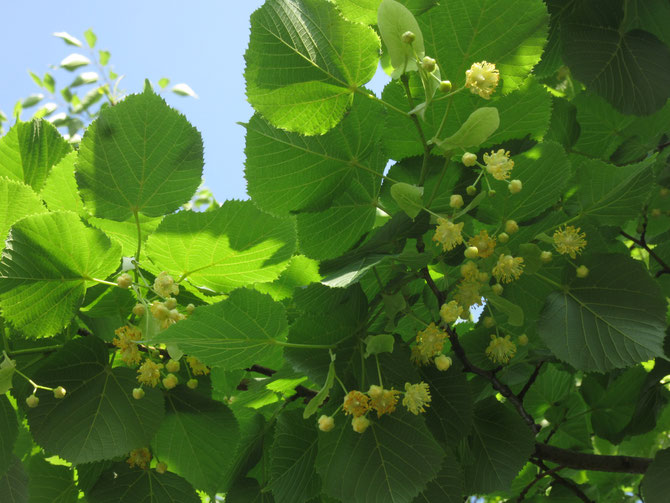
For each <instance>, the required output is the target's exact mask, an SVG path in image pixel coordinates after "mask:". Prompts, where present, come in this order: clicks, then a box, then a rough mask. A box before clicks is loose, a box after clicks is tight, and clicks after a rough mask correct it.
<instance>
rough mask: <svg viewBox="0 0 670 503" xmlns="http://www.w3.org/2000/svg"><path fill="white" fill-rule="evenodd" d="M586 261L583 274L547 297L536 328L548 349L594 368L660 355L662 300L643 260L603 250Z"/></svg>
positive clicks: (626, 364)
mask: <svg viewBox="0 0 670 503" xmlns="http://www.w3.org/2000/svg"><path fill="white" fill-rule="evenodd" d="M585 265H587V267H588V268H589V271H590V272H589V275H588V277H587V278H585V279H575V280H573V281H572V282H571V283H570V284H569V285H565V286H564V287H563V288H564V291H562V292H553V293H551V294H550V295H549V296H548V297H547V300H546V303H545V306H544V310H543V311H542V315H541V317H540V321H539V324H538V332H539V333H540V336H541V337H542V339H543V340H544V342H545V343H546V344H547V346H548V347H549V349H550V350H551V351H552V353H554V355H556V356H557V357H558V358H559V359H561V360H563V361H565V362H569V363H570V365H572V366H573V367H575V368H576V369H578V370H586V371H594V370H595V371H598V372H604V371H607V370H610V369H614V368H622V367H629V366H631V365H634V364H635V363H638V362H643V361H647V360H649V359H651V358H654V357H655V356H660V355H662V354H663V338H664V337H665V334H664V330H665V309H666V303H665V299H664V298H663V297H662V295H661V292H660V289H659V287H658V285H657V284H656V283H655V282H654V281H653V280H652V279H651V277H649V274H648V273H647V271H646V269H645V268H644V267H643V266H642V264H641V263H640V262H638V261H636V260H633V259H631V258H629V257H626V256H624V255H604V256H602V255H601V256H597V257H594V258H593V259H591V260H589V261H586V262H585ZM569 267H572V266H569ZM615 272H616V274H614V273H615Z"/></svg>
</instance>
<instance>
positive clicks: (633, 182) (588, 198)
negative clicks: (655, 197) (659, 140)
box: [576, 156, 655, 225]
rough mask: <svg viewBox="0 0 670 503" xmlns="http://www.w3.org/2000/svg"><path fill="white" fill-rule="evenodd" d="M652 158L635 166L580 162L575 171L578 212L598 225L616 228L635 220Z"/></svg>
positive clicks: (647, 187)
mask: <svg viewBox="0 0 670 503" xmlns="http://www.w3.org/2000/svg"><path fill="white" fill-rule="evenodd" d="M654 159H655V156H652V157H649V158H647V159H645V160H644V161H642V162H639V163H637V164H629V165H628V166H614V165H612V164H607V163H605V162H602V161H599V160H597V159H589V160H586V161H584V162H583V163H581V164H580V165H579V166H578V168H577V170H576V172H577V182H578V183H579V185H580V190H579V192H577V197H578V203H579V205H580V206H581V213H582V214H584V215H588V216H591V217H593V218H596V219H597V221H598V222H599V223H609V224H617V225H620V224H621V223H622V222H625V221H627V220H630V219H632V218H635V215H637V213H638V212H639V211H640V210H641V208H642V205H643V204H644V202H645V201H646V199H647V197H648V196H649V190H650V187H651V183H652V179H653V173H652V171H651V169H649V168H650V167H651V165H652V164H653V162H654Z"/></svg>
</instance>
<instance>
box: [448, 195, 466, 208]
mask: <svg viewBox="0 0 670 503" xmlns="http://www.w3.org/2000/svg"><path fill="white" fill-rule="evenodd" d="M449 206H451V207H452V208H456V209H458V208H462V207H463V196H461V195H460V194H452V195H451V197H450V198H449Z"/></svg>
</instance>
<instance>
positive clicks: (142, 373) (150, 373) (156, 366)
mask: <svg viewBox="0 0 670 503" xmlns="http://www.w3.org/2000/svg"><path fill="white" fill-rule="evenodd" d="M162 368H163V364H162V363H155V362H153V361H151V360H149V359H147V360H144V363H143V364H142V365H140V368H139V369H137V373H138V374H139V375H138V376H137V381H138V382H140V383H142V384H146V385H148V386H151V387H152V388H153V387H154V386H156V384H158V380H159V379H160V377H161V373H160V370H161V369H162Z"/></svg>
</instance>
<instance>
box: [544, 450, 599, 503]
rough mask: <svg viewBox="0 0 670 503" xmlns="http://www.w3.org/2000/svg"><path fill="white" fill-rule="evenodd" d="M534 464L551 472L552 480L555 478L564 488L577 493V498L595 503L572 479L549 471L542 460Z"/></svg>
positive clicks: (586, 502) (588, 502)
mask: <svg viewBox="0 0 670 503" xmlns="http://www.w3.org/2000/svg"><path fill="white" fill-rule="evenodd" d="M533 463H535V464H536V465H537V466H539V467H540V468H542V469H543V470H545V471H548V472H550V473H549V476H550V477H551V478H553V479H554V480H555V481H556V482H557V483H559V484H561V485H562V486H565V487H567V488H568V489H570V490H571V491H572V492H573V493H575V496H577V497H578V498H579V499H580V500H582V501H583V502H584V503H595V502H594V501H593V500H591V499H590V498H589V497H588V496H587V495H586V494H584V491H582V490H581V489H580V488H579V486H578V485H577V484H576V483H575V482H573V481H572V480H570V479H566V478H563V477H561V476H560V475H559V474H558V473H555V472H552V471H551V470H550V469H549V467H548V466H547V465H545V464H544V463H543V462H542V460H541V459H536V460H533Z"/></svg>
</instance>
